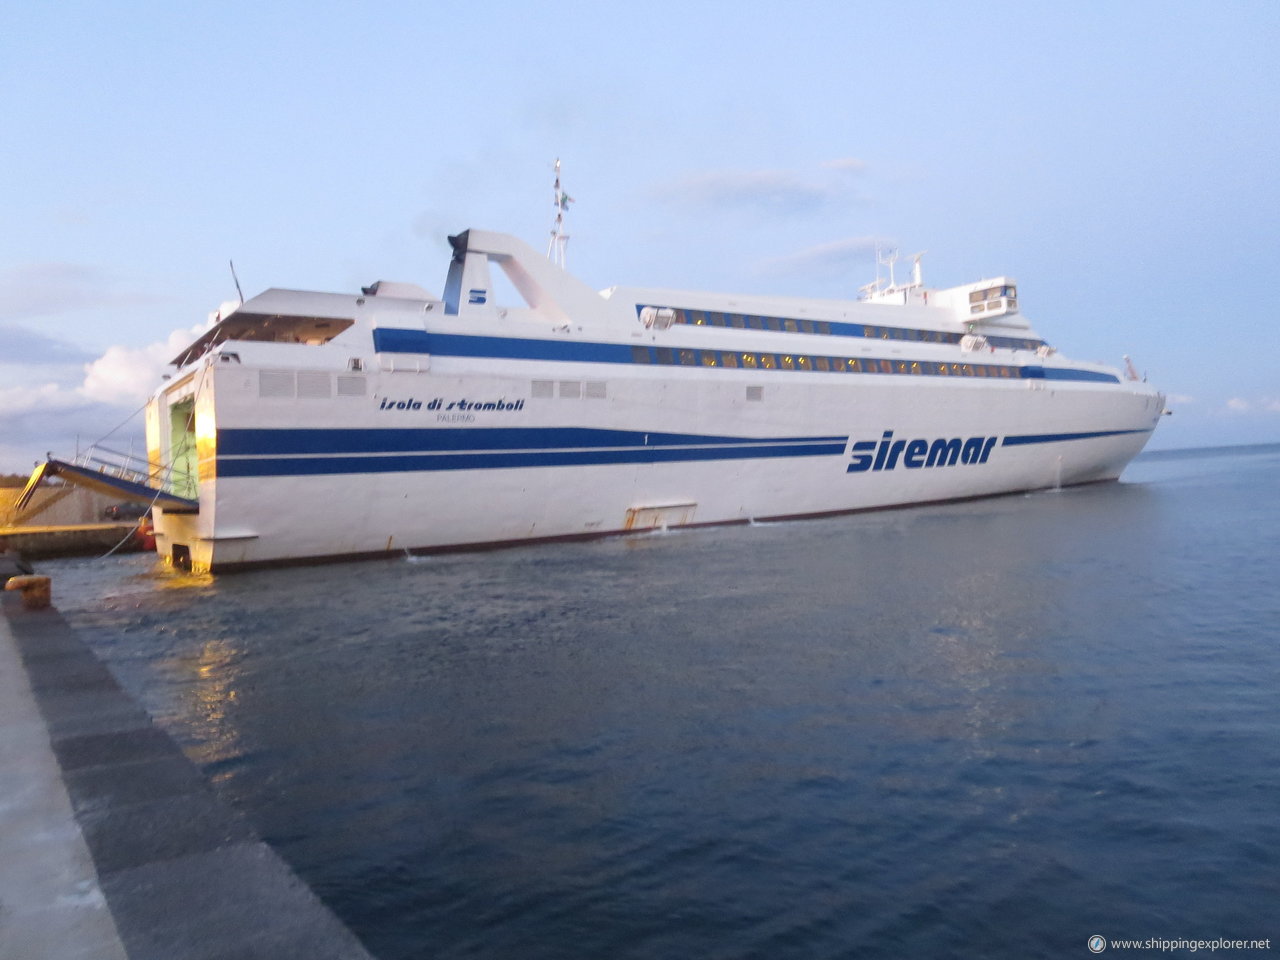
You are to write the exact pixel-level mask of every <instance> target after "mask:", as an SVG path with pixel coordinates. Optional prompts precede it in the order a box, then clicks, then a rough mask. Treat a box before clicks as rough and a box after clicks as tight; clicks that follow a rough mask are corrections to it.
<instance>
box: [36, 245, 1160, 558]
mask: <svg viewBox="0 0 1280 960" xmlns="http://www.w3.org/2000/svg"><path fill="white" fill-rule="evenodd" d="M449 242H450V245H451V249H452V257H451V260H450V262H449V265H448V272H447V276H446V279H445V283H444V287H443V292H442V294H441V295H439V296H436V295H434V294H433V293H431V292H429V291H427V290H426V289H424V288H422V287H420V286H417V285H415V284H412V283H403V282H388V281H379V282H376V283H374V284H372V285H371V286H368V287H365V288H363V289H361V290H360V291H359V292H358V293H321V292H309V291H300V290H286V289H268V290H266V291H265V292H263V293H260V294H258V295H257V296H254V297H251V298H250V299H248V300H244V301H243V302H239V303H235V304H232V305H229V306H226V307H224V308H223V309H222V310H220V311H219V312H218V313H217V314H216V316H215V317H214V320H215V322H214V323H213V325H212V326H211V327H210V328H209V329H208V330H206V331H205V332H204V333H203V334H202V335H200V336H198V337H197V338H196V339H195V340H194V341H193V342H191V343H190V344H189V345H188V346H187V347H186V348H185V349H184V350H182V352H181V353H180V354H179V355H178V356H176V357H175V358H174V359H173V362H172V363H173V367H174V368H175V369H174V371H173V372H172V373H171V374H170V375H168V376H167V377H166V378H165V379H164V381H163V382H162V383H161V384H160V385H159V386H158V388H157V389H156V390H155V392H154V394H153V395H152V397H151V399H150V401H149V402H148V404H147V406H146V409H145V420H146V437H147V458H146V463H145V464H135V465H133V466H130V465H127V464H124V463H121V462H118V461H110V459H109V458H106V457H105V456H104V455H101V454H100V453H99V454H95V455H93V456H90V457H81V458H79V459H77V460H57V459H54V458H52V457H51V458H50V459H49V460H48V462H46V463H44V464H42V465H41V466H40V467H39V468H38V469H37V471H36V474H35V475H33V477H32V482H31V484H29V488H31V489H34V486H35V485H36V484H38V483H39V481H40V479H41V478H42V477H44V476H49V475H54V474H57V475H60V476H62V477H63V478H64V479H66V480H69V481H71V482H74V483H85V484H88V485H91V486H97V487H98V488H99V489H107V490H110V491H111V492H112V493H113V494H114V495H116V496H117V497H119V498H120V499H132V500H135V501H137V502H142V503H146V504H148V505H149V506H150V507H151V508H152V514H153V522H154V536H155V542H156V549H157V552H158V553H159V555H160V556H161V557H162V558H163V559H164V560H165V561H167V562H168V563H171V564H173V565H174V566H176V567H180V568H183V569H190V570H195V571H210V572H214V573H217V572H222V571H231V570H237V569H247V568H253V567H262V566H270V565H277V564H286V563H304V562H314V561H327V560H335V559H341V558H363V557H378V556H387V555H392V554H404V553H410V554H413V553H419V552H427V551H440V550H448V549H456V548H479V547H494V546H502V545H510V544H517V543H524V542H528V541H537V540H554V539H569V538H584V537H599V536H607V535H617V534H624V533H633V532H638V531H652V530H659V529H674V528H680V527H691V526H699V525H708V524H731V523H745V522H751V521H762V520H780V519H788V518H799V517H812V516H820V515H832V514H841V513H848V512H854V511H862V510H872V509H883V508H892V507H905V506H910V505H916V504H926V503H935V502H941V501H954V500H963V499H969V498H977V497H988V496H995V495H1000V494H1009V493H1014V492H1019V491H1029V490H1036V489H1043V488H1053V487H1067V486H1071V485H1075V484H1087V483H1096V482H1100V481H1108V480H1115V479H1117V478H1118V477H1119V476H1120V474H1121V472H1122V471H1123V470H1124V468H1125V466H1126V465H1127V464H1128V463H1129V462H1130V461H1131V460H1132V459H1133V457H1134V456H1136V455H1137V454H1138V453H1139V451H1141V450H1142V448H1143V446H1144V445H1145V444H1146V443H1147V441H1148V439H1149V438H1150V436H1151V434H1152V431H1153V430H1154V429H1155V427H1156V425H1157V423H1158V421H1159V419H1160V417H1161V414H1162V413H1163V412H1164V409H1165V397H1164V395H1163V394H1161V393H1160V392H1159V391H1158V390H1157V389H1155V388H1154V387H1153V386H1151V385H1149V384H1148V383H1147V382H1146V381H1145V378H1141V377H1139V376H1138V375H1137V374H1136V371H1135V370H1134V369H1133V367H1132V365H1131V364H1128V362H1127V358H1126V363H1127V369H1125V370H1121V369H1118V368H1114V367H1111V366H1107V365H1104V364H1100V363H1093V362H1081V361H1076V360H1070V359H1068V358H1066V357H1064V356H1063V355H1062V354H1060V353H1059V352H1058V351H1057V350H1056V349H1055V348H1053V347H1051V346H1050V345H1049V344H1048V343H1047V342H1046V341H1045V340H1044V339H1043V338H1042V337H1041V336H1039V335H1038V334H1037V333H1036V332H1035V331H1034V329H1033V328H1032V326H1031V324H1030V323H1029V322H1028V321H1027V319H1026V318H1025V316H1024V314H1023V313H1022V309H1021V305H1020V303H1019V299H1018V292H1017V284H1016V283H1015V282H1014V280H1013V279H1012V278H1010V277H996V278H994V279H988V280H980V281H976V282H973V283H967V284H963V285H961V286H955V287H949V288H944V289H930V288H928V287H927V286H926V285H925V284H924V282H923V279H922V275H921V266H920V260H919V258H918V257H917V258H916V259H915V261H914V263H913V265H912V269H911V276H910V279H909V280H904V282H901V283H899V282H897V280H896V278H895V276H894V274H893V271H892V263H890V272H889V276H888V277H879V272H880V271H879V270H877V275H878V279H877V280H876V282H874V283H872V284H870V285H869V286H868V287H866V288H864V289H863V290H862V292H861V295H860V296H859V298H858V299H852V300H829V299H804V298H795V297H770V296H756V295H752V296H745V295H725V294H715V293H705V292H695V291H683V290H669V289H657V288H641V287H611V288H609V289H606V290H603V291H597V290H595V289H593V288H591V287H590V286H588V285H587V284H585V283H583V282H582V281H580V280H578V279H577V278H575V277H574V276H573V275H572V274H571V273H570V272H568V271H567V270H566V269H565V268H564V266H563V263H562V262H560V263H557V262H555V260H554V259H553V258H549V257H548V256H546V255H542V254H540V253H538V252H537V251H535V250H534V249H533V248H532V247H531V246H529V245H528V244H526V243H524V242H522V241H521V240H519V239H517V238H515V237H512V236H508V235H505V234H502V233H497V232H489V231H483V230H476V229H472V230H467V231H465V232H462V233H459V234H457V235H456V236H452V237H450V238H449ZM562 252H563V247H561V253H562ZM495 281H498V283H497V285H496V286H495Z"/></svg>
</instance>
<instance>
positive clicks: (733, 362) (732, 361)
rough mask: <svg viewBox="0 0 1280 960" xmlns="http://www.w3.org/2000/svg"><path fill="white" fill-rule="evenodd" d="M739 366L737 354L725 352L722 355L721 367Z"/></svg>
mask: <svg viewBox="0 0 1280 960" xmlns="http://www.w3.org/2000/svg"><path fill="white" fill-rule="evenodd" d="M737 365H738V355H737V354H736V353H728V352H725V353H722V354H720V366H722V367H736V366H737Z"/></svg>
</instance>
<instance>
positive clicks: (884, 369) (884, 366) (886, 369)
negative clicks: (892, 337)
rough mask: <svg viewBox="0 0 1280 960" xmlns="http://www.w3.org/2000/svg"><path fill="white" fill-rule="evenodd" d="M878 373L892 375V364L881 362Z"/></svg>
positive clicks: (885, 361) (886, 361)
mask: <svg viewBox="0 0 1280 960" xmlns="http://www.w3.org/2000/svg"><path fill="white" fill-rule="evenodd" d="M880 372H881V373H893V364H892V363H890V362H889V361H888V360H881V361H880Z"/></svg>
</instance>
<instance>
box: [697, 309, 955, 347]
mask: <svg viewBox="0 0 1280 960" xmlns="http://www.w3.org/2000/svg"><path fill="white" fill-rule="evenodd" d="M676 323H684V324H689V325H690V326H695V327H708V326H709V327H734V328H735V329H738V330H776V331H778V332H780V333H816V334H821V335H822V336H830V334H831V324H830V322H829V321H826V320H793V319H790V318H788V317H761V316H755V315H752V314H741V313H715V312H713V311H711V310H680V309H678V310H676ZM841 326H844V327H848V328H849V329H850V330H851V331H854V332H853V334H852V335H853V336H857V335H858V334H857V332H856V331H857V329H858V327H857V326H856V325H854V324H842V325H841ZM836 332H837V334H843V335H846V336H847V335H849V334H846V333H845V332H844V331H843V330H837V331H836ZM862 336H864V337H870V338H872V339H876V340H917V341H923V342H926V343H959V342H960V334H958V333H945V332H943V331H942V330H915V329H908V328H906V327H873V326H863V327H862Z"/></svg>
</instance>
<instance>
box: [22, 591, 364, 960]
mask: <svg viewBox="0 0 1280 960" xmlns="http://www.w3.org/2000/svg"><path fill="white" fill-rule="evenodd" d="M55 591H56V583H55ZM0 957H3V958H6V960H7V958H15V960H17V958H21V960H81V958H84V960H233V958H234V960H268V958H269V960H295V958H296V960H304V958H305V960H372V958H371V957H370V955H369V953H368V952H367V951H366V950H365V949H364V947H363V946H361V944H360V942H359V941H358V940H357V939H356V938H355V936H354V935H353V934H352V933H351V932H350V931H349V930H348V929H347V928H346V927H345V926H344V925H343V924H342V923H341V922H340V921H339V920H338V918H337V917H335V916H334V915H333V913H331V912H330V911H329V909H328V908H327V907H325V906H324V905H323V904H322V903H321V902H320V900H319V899H317V898H316V896H315V894H314V893H313V892H312V891H311V890H310V888H308V887H307V886H306V885H305V884H304V883H303V882H302V881H301V880H300V879H299V878H298V877H297V875H296V874H294V873H293V871H292V870H291V869H290V868H289V867H288V865H287V864H285V863H284V861H283V860H281V859H280V857H279V856H278V855H277V854H276V853H275V852H274V851H273V850H271V848H270V847H268V846H267V845H266V844H265V843H263V842H262V841H261V840H260V839H258V837H257V836H256V834H255V833H254V831H253V828H252V826H251V825H250V824H249V822H248V821H247V820H246V819H245V818H244V817H243V816H242V815H241V814H240V813H239V812H237V811H236V810H234V809H233V808H231V807H230V806H229V805H227V804H226V803H224V802H222V801H221V800H220V799H219V798H218V797H217V796H216V795H215V793H214V792H213V790H212V788H211V787H210V786H209V785H208V783H207V782H206V781H205V779H204V777H203V776H202V775H201V773H200V771H199V770H198V769H197V768H196V766H195V765H194V764H193V763H192V762H191V761H190V760H188V759H187V757H186V756H185V755H184V754H183V753H182V750H181V749H180V748H179V747H178V745H177V744H176V743H175V742H174V741H173V739H172V738H170V737H169V736H168V735H167V734H166V733H164V731H162V730H161V729H160V728H159V727H157V726H156V725H155V724H154V723H153V722H152V720H151V718H150V717H149V716H148V715H147V713H146V711H144V710H143V709H142V708H141V707H140V706H139V705H138V704H137V703H135V702H134V701H133V699H132V698H131V697H130V696H129V695H128V694H127V693H125V692H124V691H123V690H122V689H121V688H120V685H119V684H118V683H117V682H116V680H115V677H114V676H112V674H111V671H110V670H109V669H107V667H106V666H105V665H104V664H103V663H102V662H101V661H100V660H99V659H98V658H97V657H96V656H95V655H94V654H93V652H92V651H91V650H90V649H89V647H88V646H87V645H86V644H85V643H84V642H83V640H81V639H80V638H79V637H78V636H77V635H76V634H75V632H74V631H73V630H72V629H71V627H70V625H69V624H68V623H67V622H66V620H65V619H64V618H63V617H62V615H61V614H59V613H58V612H57V610H56V609H45V610H26V609H23V608H22V607H21V606H20V604H19V603H18V602H17V597H16V596H15V595H14V594H12V593H8V594H3V593H0Z"/></svg>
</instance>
